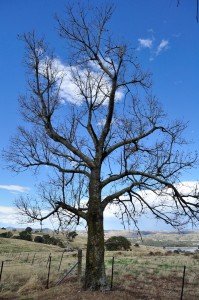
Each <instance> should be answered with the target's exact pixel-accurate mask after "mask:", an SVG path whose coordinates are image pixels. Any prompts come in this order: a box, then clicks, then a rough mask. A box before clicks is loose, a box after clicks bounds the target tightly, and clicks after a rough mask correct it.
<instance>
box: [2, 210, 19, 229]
mask: <svg viewBox="0 0 199 300" xmlns="http://www.w3.org/2000/svg"><path fill="white" fill-rule="evenodd" d="M0 222H1V226H12V225H16V223H17V209H16V208H14V207H7V206H0Z"/></svg>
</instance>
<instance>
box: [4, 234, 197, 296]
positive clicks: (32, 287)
mask: <svg viewBox="0 0 199 300" xmlns="http://www.w3.org/2000/svg"><path fill="white" fill-rule="evenodd" d="M3 232H4V233H5V232H7V231H5V230H4V231H2V233H3ZM12 234H13V236H14V235H19V232H18V231H17V232H16V231H15V232H13V231H12ZM31 234H32V236H33V241H27V240H20V239H13V238H12V237H11V238H3V237H0V263H1V261H3V262H4V266H3V272H2V277H1V282H0V299H1V300H3V299H10V300H11V299H15V300H25V299H26V300H27V299H29V300H35V299H44V300H47V299H48V300H51V299H59V300H64V299H67V300H68V299H69V300H79V299H88V300H89V299H93V297H95V299H96V300H98V299H99V300H101V299H102V300H103V299H109V300H111V299H114V300H115V299H116V300H117V299H127V300H128V299H129V300H130V299H158V300H165V299H167V300H171V299H180V294H181V287H182V276H183V269H184V266H186V278H185V290H184V293H185V296H184V298H183V299H192V300H196V299H199V287H198V274H199V254H197V253H194V254H190V253H189V254H187V253H186V254H185V253H178V254H177V253H173V252H171V251H166V250H165V249H163V247H153V246H145V245H143V243H142V242H141V241H140V240H139V243H138V244H137V245H136V243H135V240H131V241H132V243H131V247H130V249H131V251H126V250H124V248H123V250H121V249H120V250H115V251H113V250H107V251H106V252H105V265H106V271H107V274H108V278H109V282H110V286H111V278H112V267H113V270H114V272H113V278H112V279H113V282H112V284H113V285H112V291H111V292H110V291H109V292H108V291H107V292H106V293H100V292H95V295H94V296H93V292H88V291H87V292H83V291H82V290H81V285H82V284H81V283H80V281H79V280H78V278H77V268H74V270H73V271H72V273H70V274H69V275H68V276H67V278H66V280H65V281H64V282H63V283H62V284H61V285H59V286H58V287H56V284H57V282H58V281H59V280H60V279H61V278H62V277H63V275H64V274H66V273H67V272H68V271H70V270H71V269H72V268H73V266H74V265H75V264H76V263H77V250H76V249H77V248H81V249H83V265H82V274H83V272H84V270H85V250H86V249H85V244H86V234H85V233H79V232H78V236H76V237H75V239H74V240H73V242H72V243H71V244H70V246H71V247H73V249H74V248H75V251H73V252H67V251H65V249H63V248H60V247H59V246H57V245H52V244H44V243H43V242H42V243H41V242H37V243H36V242H34V240H35V239H36V237H41V238H44V237H45V235H47V237H48V236H50V237H53V235H52V234H50V233H49V234H42V233H36V234H35V233H34V232H31ZM109 234H110V235H112V233H111V232H110V233H109ZM119 234H120V235H121V232H120V233H118V235H119ZM124 235H125V234H124ZM148 236H149V237H150V239H152V240H153V237H154V239H155V240H156V239H157V233H154V234H153V235H147V237H148ZM174 236H175V235H172V237H174ZM196 236H197V235H193V236H192V238H193V240H195V239H196ZM57 238H59V239H60V240H61V241H64V240H66V235H61V234H59V235H57ZM109 238H110V236H108V234H107V236H106V240H108V239H109ZM159 238H160V234H159ZM181 238H184V237H183V236H179V240H180V239H181ZM38 239H39V238H38ZM170 239H171V236H170ZM127 241H128V242H129V239H127ZM144 241H145V238H144ZM138 245H139V246H138ZM62 256H63V257H62ZM49 257H51V270H50V278H49V289H47V288H46V287H47V277H48V267H49ZM113 257H114V265H113ZM60 263H61V264H60ZM157 295H158V297H159V298H157Z"/></svg>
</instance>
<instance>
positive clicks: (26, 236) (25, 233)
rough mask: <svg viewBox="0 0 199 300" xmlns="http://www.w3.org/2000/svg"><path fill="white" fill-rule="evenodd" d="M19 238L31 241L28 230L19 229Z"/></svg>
mask: <svg viewBox="0 0 199 300" xmlns="http://www.w3.org/2000/svg"><path fill="white" fill-rule="evenodd" d="M19 239H21V240H26V241H32V235H31V233H29V232H28V231H25V230H24V231H21V232H20V233H19Z"/></svg>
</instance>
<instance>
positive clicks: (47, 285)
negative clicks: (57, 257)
mask: <svg viewBox="0 0 199 300" xmlns="http://www.w3.org/2000/svg"><path fill="white" fill-rule="evenodd" d="M48 260H49V264H48V278H47V283H46V288H47V289H48V288H49V278H50V266H51V255H50V256H49V258H48Z"/></svg>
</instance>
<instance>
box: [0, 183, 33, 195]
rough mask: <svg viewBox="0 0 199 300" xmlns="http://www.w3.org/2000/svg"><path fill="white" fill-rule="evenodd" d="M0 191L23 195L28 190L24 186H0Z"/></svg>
mask: <svg viewBox="0 0 199 300" xmlns="http://www.w3.org/2000/svg"><path fill="white" fill-rule="evenodd" d="M0 189H2V190H7V191H10V192H19V193H24V192H28V191H29V190H30V188H29V187H25V186H20V185H2V184H1V185H0Z"/></svg>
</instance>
